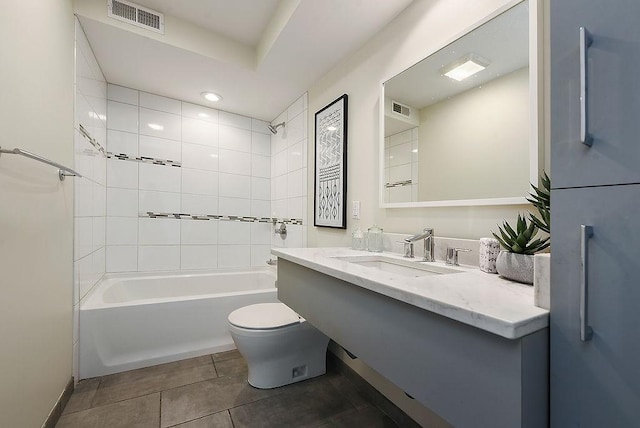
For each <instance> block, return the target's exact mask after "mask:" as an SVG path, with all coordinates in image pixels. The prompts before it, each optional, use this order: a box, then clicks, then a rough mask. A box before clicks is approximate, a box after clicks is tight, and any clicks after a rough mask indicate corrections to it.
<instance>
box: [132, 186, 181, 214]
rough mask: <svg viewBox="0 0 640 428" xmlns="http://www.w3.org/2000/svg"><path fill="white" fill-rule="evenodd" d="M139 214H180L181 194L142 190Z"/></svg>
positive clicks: (140, 192)
mask: <svg viewBox="0 0 640 428" xmlns="http://www.w3.org/2000/svg"><path fill="white" fill-rule="evenodd" d="M138 212H142V213H146V212H160V213H172V214H175V213H180V212H188V213H191V212H192V211H181V209H180V193H177V192H176V193H172V192H158V191H153V190H140V191H139V199H138V211H136V215H138Z"/></svg>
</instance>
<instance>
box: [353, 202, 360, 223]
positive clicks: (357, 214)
mask: <svg viewBox="0 0 640 428" xmlns="http://www.w3.org/2000/svg"><path fill="white" fill-rule="evenodd" d="M351 218H353V219H356V220H359V219H360V201H351Z"/></svg>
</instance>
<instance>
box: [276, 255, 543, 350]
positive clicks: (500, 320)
mask: <svg viewBox="0 0 640 428" xmlns="http://www.w3.org/2000/svg"><path fill="white" fill-rule="evenodd" d="M271 253H272V254H274V255H275V256H278V257H279V258H282V259H285V260H288V261H290V262H293V263H297V264H299V265H302V266H304V267H307V268H310V269H313V270H315V271H318V272H321V273H323V274H326V275H329V276H332V277H334V278H338V279H341V280H343V281H347V282H350V283H352V284H355V285H357V286H360V287H362V288H365V289H367V290H371V291H374V292H376V293H380V294H382V295H385V296H388V297H390V298H393V299H397V300H399V301H402V302H405V303H408V304H410V305H413V306H416V307H419V308H422V309H425V310H427V311H430V312H433V313H436V314H439V315H442V316H445V317H447V318H451V319H453V320H456V321H459V322H462V323H464V324H468V325H471V326H474V327H477V328H480V329H482V330H485V331H488V332H491V333H494V334H497V335H499V336H502V337H506V338H508V339H517V338H520V337H522V336H526V335H527V334H531V333H533V332H535V331H537V330H541V329H543V328H545V327H548V325H549V311H547V310H545V309H541V308H538V307H536V306H534V304H533V287H532V286H529V285H524V284H519V283H517V282H512V281H508V280H506V279H502V278H500V277H499V276H498V275H496V274H488V273H485V272H482V271H481V270H480V269H478V268H475V267H469V266H455V267H453V266H449V265H445V264H444V262H436V263H435V264H433V265H435V266H440V267H447V268H455V269H459V270H460V271H462V272H460V273H454V274H447V275H429V276H420V277H415V278H414V277H408V276H399V275H397V274H391V273H386V272H383V271H381V270H378V269H374V268H370V267H365V266H360V265H357V264H354V263H351V262H348V261H346V260H345V259H337V258H336V257H340V258H347V257H362V256H373V255H376V254H382V255H383V256H385V257H390V258H396V259H399V260H404V261H406V260H407V259H403V258H402V256H400V255H399V254H396V253H387V252H385V253H369V252H366V251H356V250H351V249H349V248H273V249H272V250H271ZM413 260H415V261H411V263H417V264H422V263H421V262H420V261H419V260H420V259H413Z"/></svg>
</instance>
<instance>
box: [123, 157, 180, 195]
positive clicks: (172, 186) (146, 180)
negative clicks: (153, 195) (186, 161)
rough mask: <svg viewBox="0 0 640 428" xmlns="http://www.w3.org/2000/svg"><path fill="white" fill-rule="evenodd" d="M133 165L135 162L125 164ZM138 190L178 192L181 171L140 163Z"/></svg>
mask: <svg viewBox="0 0 640 428" xmlns="http://www.w3.org/2000/svg"><path fill="white" fill-rule="evenodd" d="M127 163H133V164H135V162H127ZM139 165H140V166H139V168H140V184H139V186H140V189H141V190H156V191H159V192H179V191H180V181H181V172H182V171H181V170H182V168H177V167H173V166H167V165H154V164H150V163H140V164H139Z"/></svg>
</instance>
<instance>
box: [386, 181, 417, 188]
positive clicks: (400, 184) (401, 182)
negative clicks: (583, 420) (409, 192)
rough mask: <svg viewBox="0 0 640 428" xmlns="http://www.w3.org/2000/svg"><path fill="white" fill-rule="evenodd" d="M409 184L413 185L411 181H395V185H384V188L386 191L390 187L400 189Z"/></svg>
mask: <svg viewBox="0 0 640 428" xmlns="http://www.w3.org/2000/svg"><path fill="white" fill-rule="evenodd" d="M410 184H413V182H412V180H404V181H396V182H395V183H386V184H385V185H384V187H386V188H387V189H388V188H390V187H402V186H408V185H410Z"/></svg>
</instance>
